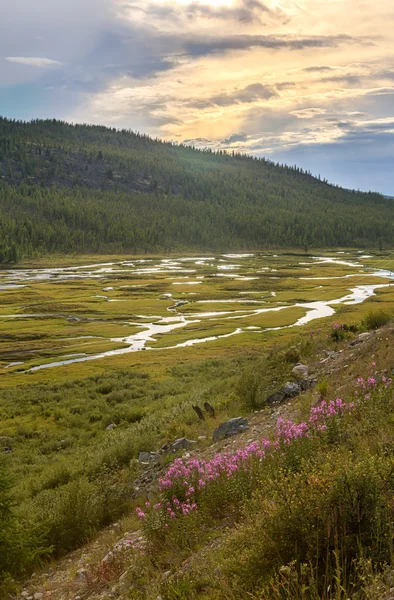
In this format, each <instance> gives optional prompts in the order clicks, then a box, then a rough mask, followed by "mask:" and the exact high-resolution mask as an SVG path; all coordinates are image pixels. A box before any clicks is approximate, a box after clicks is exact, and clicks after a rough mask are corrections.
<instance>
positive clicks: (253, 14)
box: [121, 0, 287, 27]
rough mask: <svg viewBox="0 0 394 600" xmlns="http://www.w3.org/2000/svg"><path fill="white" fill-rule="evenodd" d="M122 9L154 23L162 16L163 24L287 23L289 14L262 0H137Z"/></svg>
mask: <svg viewBox="0 0 394 600" xmlns="http://www.w3.org/2000/svg"><path fill="white" fill-rule="evenodd" d="M121 9H122V10H123V11H124V12H125V14H126V15H128V17H129V18H130V19H131V20H134V19H136V18H137V19H142V20H143V21H147V22H152V21H155V20H156V19H160V22H161V26H162V27H163V25H164V22H166V23H167V25H168V24H171V23H172V24H174V23H177V24H183V25H186V26H187V21H189V22H190V20H193V19H194V20H197V19H198V20H200V21H201V20H216V21H236V22H239V23H242V24H252V23H258V24H262V23H264V24H266V23H267V22H271V21H272V20H276V21H279V22H286V21H287V17H286V15H285V13H284V11H283V10H281V9H280V8H278V7H276V8H272V7H269V6H268V5H267V4H266V3H264V2H262V1H261V0H235V2H234V3H232V4H231V5H211V4H205V3H200V2H198V1H194V2H190V3H187V4H184V5H183V6H180V5H179V3H177V2H174V1H173V2H171V1H169V2H167V3H166V4H162V3H160V4H159V3H158V2H157V1H156V2H155V1H151V2H146V0H144V2H141V0H133V1H129V2H123V3H122V6H121Z"/></svg>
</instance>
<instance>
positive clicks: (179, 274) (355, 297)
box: [0, 254, 394, 372]
mask: <svg viewBox="0 0 394 600" xmlns="http://www.w3.org/2000/svg"><path fill="white" fill-rule="evenodd" d="M253 256H254V255H253V254H227V255H223V256H222V257H221V258H215V257H185V258H179V259H162V260H160V261H153V259H145V260H132V261H130V260H125V261H122V262H107V263H102V264H99V265H81V266H75V267H66V268H56V269H23V270H19V269H11V270H7V271H3V272H0V293H1V292H2V291H7V290H10V289H14V290H17V289H19V288H23V287H25V286H27V285H29V284H33V283H45V282H52V281H62V282H67V281H78V280H89V279H102V280H103V281H104V282H105V281H107V279H106V278H116V276H117V275H118V274H122V275H125V274H130V275H133V276H135V275H139V276H141V277H147V276H148V275H151V276H155V275H171V276H172V277H171V280H172V279H175V280H176V281H171V283H169V285H173V286H185V285H186V286H198V285H201V284H204V283H205V282H206V276H199V277H197V276H196V273H198V270H199V269H200V268H201V267H205V268H212V270H213V272H212V275H210V276H213V277H228V278H231V279H233V280H234V281H253V280H255V279H259V277H255V276H254V274H258V273H266V271H267V270H269V271H275V270H276V269H271V268H270V267H264V268H262V267H261V265H259V267H258V268H255V270H254V272H252V271H251V270H250V268H249V269H247V270H245V266H244V265H241V264H238V263H237V264H235V263H232V262H228V261H229V260H232V261H234V260H236V261H240V262H242V259H248V258H252V257H253ZM270 258H272V257H270ZM361 258H363V257H359V256H357V259H356V260H357V261H358V260H359V259H361ZM368 258H369V257H368ZM298 264H299V265H300V266H302V267H303V268H305V267H306V266H307V267H315V266H316V265H341V266H342V265H343V266H347V267H351V268H354V269H357V271H356V272H354V273H351V274H348V275H343V276H340V277H335V276H331V277H329V276H327V277H325V276H324V274H322V276H321V277H310V278H309V277H300V279H303V280H321V281H322V282H324V280H326V279H348V278H349V279H350V278H352V277H360V276H374V277H376V276H378V277H381V278H385V279H386V280H389V281H394V273H393V272H391V271H387V270H384V269H370V270H369V273H365V272H363V273H360V270H362V269H363V268H364V266H363V264H361V263H360V262H352V261H349V260H342V258H331V257H313V258H312V259H310V262H299V263H298ZM194 267H196V268H194ZM242 267H243V270H242ZM239 270H240V271H239ZM305 270H309V269H305ZM271 279H272V278H271ZM104 285H105V284H104ZM389 285H390V283H382V284H371V285H358V286H355V287H352V288H350V289H349V293H348V294H346V295H345V296H342V297H341V298H337V299H334V300H324V301H322V300H318V299H316V300H315V301H312V302H303V303H301V302H296V303H294V304H288V305H279V306H278V305H276V306H269V307H267V308H265V307H264V308H260V307H259V308H257V307H255V306H253V305H254V304H264V303H265V300H264V298H267V297H268V296H267V292H266V293H265V296H262V295H261V296H260V299H255V298H245V297H244V296H245V295H247V294H257V293H258V292H257V291H254V290H253V289H252V290H250V291H240V292H239V294H240V296H241V299H239V298H232V299H229V300H227V299H213V300H209V299H204V298H203V299H198V300H197V301H196V303H195V305H196V304H202V305H207V304H209V303H213V304H216V303H223V304H225V303H239V304H242V305H244V307H240V309H239V310H238V309H237V310H222V311H215V310H213V311H207V312H203V311H201V312H194V313H189V314H181V313H180V312H178V310H177V309H180V308H181V307H182V306H185V305H187V304H188V301H186V300H184V299H182V300H178V299H177V298H176V297H173V294H171V293H167V294H161V297H162V298H163V299H167V300H171V301H173V302H174V303H173V304H172V306H170V307H168V310H169V311H170V312H171V315H169V316H164V317H163V316H157V315H147V316H139V319H140V321H139V322H134V321H130V322H126V323H125V324H127V325H130V326H133V327H136V326H137V327H138V328H140V329H141V330H140V331H139V332H138V333H133V334H132V335H130V336H125V337H122V338H110V340H109V341H111V342H114V343H117V344H124V347H122V348H118V349H116V350H109V351H105V352H101V353H97V354H92V355H85V354H72V355H66V356H64V357H63V358H62V359H61V360H57V361H54V362H49V363H47V364H42V365H38V366H35V367H33V368H31V369H28V370H27V371H25V372H35V371H39V370H42V369H50V368H54V367H60V366H63V365H70V364H74V363H82V362H87V361H91V360H98V359H102V358H106V357H111V356H118V355H122V354H128V353H132V352H140V351H143V350H145V351H154V350H158V348H155V347H153V346H152V345H151V344H154V343H155V342H157V336H162V335H163V334H168V333H170V332H172V331H175V330H177V329H183V328H185V327H187V326H188V325H193V324H198V323H202V322H207V321H208V322H209V321H211V320H212V321H213V320H220V321H227V322H231V321H232V320H237V319H242V318H245V317H253V316H257V315H261V314H264V313H270V312H279V311H286V310H288V309H291V308H302V309H304V310H305V311H306V314H305V315H304V316H303V317H301V318H299V319H297V320H296V321H295V322H294V323H292V324H290V325H286V326H281V327H264V328H262V327H251V326H249V327H247V326H246V327H234V330H233V331H231V332H229V333H225V334H222V335H212V336H208V337H203V338H193V337H191V339H188V340H187V341H184V342H181V343H178V344H175V345H168V346H166V347H164V348H163V347H162V348H160V350H170V349H172V348H182V347H184V348H186V347H189V346H194V345H196V344H202V343H207V342H211V341H216V340H218V339H222V338H228V337H231V336H235V335H239V334H241V333H242V332H244V331H249V332H250V331H255V332H256V333H261V332H263V331H277V330H281V329H287V328H291V327H298V326H302V325H306V324H308V323H310V322H311V321H314V320H316V319H321V318H324V317H330V316H332V315H334V314H335V308H336V307H337V306H339V305H342V304H343V305H355V304H359V303H362V302H364V301H365V300H367V299H368V298H370V297H371V296H373V295H374V294H375V292H376V290H377V289H380V288H385V287H387V286H389ZM120 287H127V286H118V289H120ZM130 287H133V286H130ZM321 287H322V286H317V288H315V289H316V290H318V289H320V288H321ZM102 289H103V291H105V292H111V291H113V290H114V289H115V288H114V287H113V286H106V287H104V288H102ZM196 289H197V290H198V288H196ZM184 294H185V292H184ZM268 295H269V297H270V300H271V301H272V299H273V298H275V296H276V292H275V291H269V292H268ZM318 295H319V292H317V297H318ZM159 296H160V295H159ZM0 297H1V296H0ZM96 297H97V298H101V299H103V300H104V301H106V302H111V301H112V302H114V301H127V299H113V298H112V299H111V298H109V297H108V296H100V295H96ZM42 316H45V317H48V316H50V315H49V314H48V313H46V314H14V315H0V318H1V317H3V318H7V319H10V318H39V317H42ZM53 316H56V317H59V316H64V317H65V318H75V319H76V317H75V316H72V315H71V316H70V315H59V314H56V315H53ZM141 319H144V320H145V319H146V322H141ZM190 335H191V336H192V335H193V333H192V332H190ZM16 364H18V363H11V364H10V365H8V366H13V365H16ZM6 368H7V367H6Z"/></svg>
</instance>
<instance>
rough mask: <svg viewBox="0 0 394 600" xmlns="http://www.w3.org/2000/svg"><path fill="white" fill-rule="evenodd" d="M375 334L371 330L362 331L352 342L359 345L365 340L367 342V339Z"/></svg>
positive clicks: (352, 344)
mask: <svg viewBox="0 0 394 600" xmlns="http://www.w3.org/2000/svg"><path fill="white" fill-rule="evenodd" d="M374 334H375V332H372V333H371V332H369V331H366V332H365V333H360V334H359V335H358V336H357V337H356V339H355V340H353V342H352V343H351V344H350V345H351V346H358V344H362V343H363V342H366V341H367V340H369V339H370V338H371V337H372V336H373V335H374Z"/></svg>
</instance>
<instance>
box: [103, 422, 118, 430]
mask: <svg viewBox="0 0 394 600" xmlns="http://www.w3.org/2000/svg"><path fill="white" fill-rule="evenodd" d="M116 428H117V425H115V423H111V424H110V425H108V427H106V428H105V429H106V430H107V431H111V430H112V429H116Z"/></svg>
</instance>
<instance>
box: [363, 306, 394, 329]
mask: <svg viewBox="0 0 394 600" xmlns="http://www.w3.org/2000/svg"><path fill="white" fill-rule="evenodd" d="M392 317H393V315H392V314H391V313H389V312H388V311H386V310H384V309H383V308H378V309H375V310H370V311H368V313H367V314H366V315H365V317H364V320H363V325H364V327H365V328H366V329H368V330H371V329H379V327H383V325H386V324H387V323H389V322H390V321H391V319H392Z"/></svg>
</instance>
